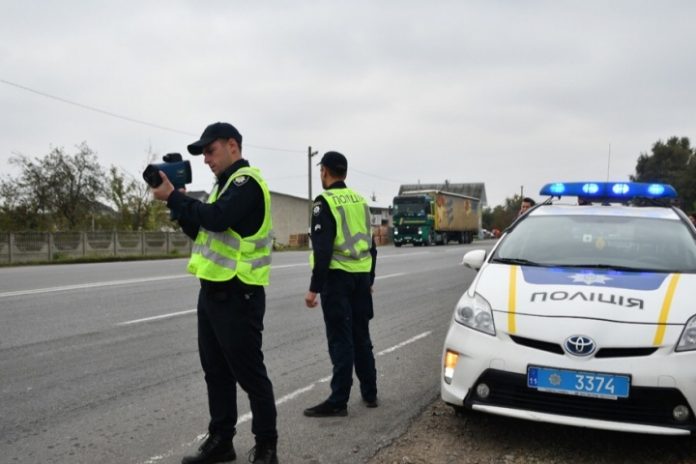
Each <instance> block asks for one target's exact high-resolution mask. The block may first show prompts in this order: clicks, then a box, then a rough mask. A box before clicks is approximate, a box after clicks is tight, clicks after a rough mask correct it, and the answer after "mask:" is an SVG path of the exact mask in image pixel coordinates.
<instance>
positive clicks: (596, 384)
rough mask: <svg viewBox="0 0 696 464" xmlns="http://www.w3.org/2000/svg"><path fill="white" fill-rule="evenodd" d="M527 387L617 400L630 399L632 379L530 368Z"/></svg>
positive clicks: (610, 375)
mask: <svg viewBox="0 0 696 464" xmlns="http://www.w3.org/2000/svg"><path fill="white" fill-rule="evenodd" d="M527 386H528V387H529V388H535V389H537V390H539V391H548V392H553V393H562V394H565V395H577V396H591V397H594V398H606V399H612V400H615V399H617V398H628V394H629V391H630V389H631V378H630V377H629V376H627V375H615V374H605V373H600V372H585V371H573V370H569V369H555V368H552V367H538V366H529V367H527Z"/></svg>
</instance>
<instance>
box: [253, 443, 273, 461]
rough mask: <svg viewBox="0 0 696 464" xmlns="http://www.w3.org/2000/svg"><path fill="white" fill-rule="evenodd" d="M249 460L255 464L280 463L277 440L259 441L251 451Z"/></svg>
mask: <svg viewBox="0 0 696 464" xmlns="http://www.w3.org/2000/svg"><path fill="white" fill-rule="evenodd" d="M249 462H251V463H253V464H278V454H277V453H276V441H275V440H272V441H257V442H256V446H254V447H253V448H252V449H251V451H250V452H249Z"/></svg>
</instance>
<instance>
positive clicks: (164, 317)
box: [116, 272, 407, 326]
mask: <svg viewBox="0 0 696 464" xmlns="http://www.w3.org/2000/svg"><path fill="white" fill-rule="evenodd" d="M406 274H407V273H406V272H399V273H396V274H387V275H383V276H377V277H375V280H382V279H390V278H392V277H399V276H402V275H406ZM195 312H196V309H195V308H194V309H187V310H185V311H177V312H175V313H167V314H160V315H159V316H152V317H143V318H142V319H133V320H131V321H125V322H119V323H118V324H116V325H117V326H125V325H133V324H139V323H141V322H150V321H157V320H159V319H168V318H170V317H176V316H183V315H185V314H192V313H195Z"/></svg>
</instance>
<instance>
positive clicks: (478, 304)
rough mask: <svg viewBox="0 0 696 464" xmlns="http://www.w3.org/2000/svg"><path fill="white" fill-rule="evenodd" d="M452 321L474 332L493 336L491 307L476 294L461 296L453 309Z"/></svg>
mask: <svg viewBox="0 0 696 464" xmlns="http://www.w3.org/2000/svg"><path fill="white" fill-rule="evenodd" d="M454 320H455V321H457V322H458V323H460V324H462V325H465V326H467V327H470V328H472V329H474V330H478V331H481V332H483V333H487V334H489V335H495V324H494V323H493V311H492V310H491V305H490V304H488V302H487V301H486V300H485V298H483V297H482V296H481V295H479V294H478V293H474V296H473V297H471V296H469V295H468V294H466V293H465V294H464V295H462V297H461V298H460V299H459V302H458V303H457V306H455V308H454Z"/></svg>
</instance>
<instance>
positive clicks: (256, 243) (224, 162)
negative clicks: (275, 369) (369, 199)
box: [153, 122, 278, 464]
mask: <svg viewBox="0 0 696 464" xmlns="http://www.w3.org/2000/svg"><path fill="white" fill-rule="evenodd" d="M188 151H189V153H191V154H192V155H200V154H203V158H204V161H205V164H207V165H208V166H209V167H210V170H211V171H212V172H213V173H214V174H215V176H216V177H217V184H216V185H215V187H214V188H213V190H212V192H211V194H210V197H209V198H208V202H207V203H201V202H200V201H198V200H195V199H193V198H190V197H188V196H186V194H185V193H184V192H183V191H176V190H174V188H173V186H172V184H171V183H170V182H169V180H168V179H167V177H166V175H164V173H160V175H161V176H162V179H163V181H164V182H163V183H162V185H160V187H158V188H156V189H153V193H154V196H155V198H157V199H159V200H163V201H166V202H167V207H168V208H170V209H171V210H172V212H173V213H174V217H176V218H177V220H178V222H179V224H180V225H181V228H182V230H183V231H184V232H185V233H186V234H187V235H188V236H189V237H191V238H192V239H193V240H194V244H193V248H192V253H191V259H190V261H189V263H188V270H189V272H191V273H192V274H194V275H195V276H196V277H198V278H199V279H200V284H201V288H200V292H199V295H198V349H199V354H200V359H201V365H202V367H203V371H204V373H205V382H206V385H207V388H208V406H209V410H210V422H209V426H208V436H207V438H206V439H205V440H204V441H203V443H202V444H201V446H200V448H199V449H198V451H197V452H196V453H195V454H193V455H191V456H186V457H184V459H183V460H182V463H183V464H203V463H214V462H227V461H230V460H233V459H235V457H236V454H235V450H234V447H233V445H232V437H233V436H234V435H235V433H236V424H237V384H239V386H241V387H242V389H244V391H245V392H246V393H247V395H248V396H249V402H250V405H251V413H252V416H253V418H252V424H251V430H252V432H253V433H254V436H255V439H256V446H255V447H254V448H253V450H252V453H251V455H252V459H253V462H254V463H264V464H270V463H277V462H278V458H277V455H276V443H277V439H278V433H277V431H276V407H275V399H274V396H273V386H272V385H271V381H270V380H269V378H268V374H267V372H266V366H265V365H264V362H263V352H262V351H261V341H262V337H261V332H262V330H263V316H264V312H265V309H266V296H265V292H264V286H266V285H268V279H269V273H270V263H271V247H272V239H271V236H270V233H271V196H270V193H269V190H268V186H267V185H266V182H265V181H264V180H263V178H262V177H261V174H260V172H259V170H258V169H256V168H252V167H250V166H249V162H248V161H246V160H245V159H243V158H242V155H241V151H242V135H241V134H240V133H239V132H238V131H237V129H236V128H235V127H234V126H232V125H230V124H227V123H222V122H217V123H214V124H211V125H209V126H208V127H206V129H205V130H204V131H203V135H201V138H200V140H198V141H197V142H194V143H192V144H191V145H189V146H188Z"/></svg>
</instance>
